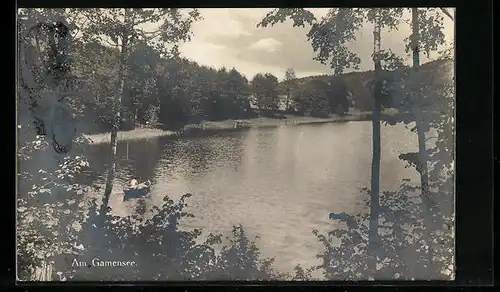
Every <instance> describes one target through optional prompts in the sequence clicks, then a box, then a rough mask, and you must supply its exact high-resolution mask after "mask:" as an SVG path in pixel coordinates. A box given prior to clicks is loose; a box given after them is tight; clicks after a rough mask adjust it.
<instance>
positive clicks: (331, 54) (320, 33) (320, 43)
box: [258, 8, 403, 273]
mask: <svg viewBox="0 0 500 292" xmlns="http://www.w3.org/2000/svg"><path fill="white" fill-rule="evenodd" d="M402 11H403V10H402V9H401V8H394V9H377V8H372V9H350V8H335V9H331V10H330V11H329V13H328V14H327V15H326V16H325V17H323V18H322V19H321V20H319V21H318V20H316V18H315V17H314V15H313V14H312V13H311V12H309V11H307V10H305V9H302V8H297V9H276V10H274V11H272V12H270V13H268V14H267V15H266V17H265V18H264V19H263V20H262V21H261V22H260V23H259V24H258V26H264V27H265V26H268V25H274V24H276V23H278V22H283V21H284V20H285V19H286V18H287V17H289V18H291V19H292V20H293V21H294V26H304V25H305V23H309V24H311V25H312V26H311V29H310V30H309V33H308V34H307V36H308V39H309V41H311V45H312V47H313V49H314V51H315V52H317V56H316V57H315V60H318V61H320V62H321V63H323V64H329V65H330V67H331V68H332V69H333V70H334V73H335V74H336V75H339V74H341V73H343V72H344V70H345V69H347V68H351V67H352V68H355V69H356V68H358V65H359V64H360V62H361V61H360V59H359V57H358V56H357V55H356V54H355V53H353V52H350V51H349V49H348V48H347V46H346V44H347V43H349V42H351V41H353V40H355V34H354V33H355V32H356V31H357V30H358V29H359V28H360V27H361V26H362V24H363V21H364V19H365V17H366V18H367V19H368V21H369V22H370V23H372V24H373V26H374V29H373V35H374V52H373V62H374V66H375V86H374V88H373V89H374V91H373V111H372V144H373V145H372V146H373V150H372V152H373V157H372V178H371V190H370V197H371V199H370V208H371V211H370V228H369V232H370V236H369V247H368V254H369V258H370V260H369V261H368V268H369V270H370V271H373V272H374V273H375V271H376V261H377V254H376V249H377V247H378V246H380V242H379V239H378V216H379V180H380V178H379V176H380V111H381V91H382V80H381V78H380V77H381V76H380V75H381V73H382V67H381V49H380V42H381V36H380V32H381V29H382V27H385V26H386V27H389V28H396V26H397V24H398V21H399V18H400V17H401V15H402Z"/></svg>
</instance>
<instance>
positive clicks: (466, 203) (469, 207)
mask: <svg viewBox="0 0 500 292" xmlns="http://www.w3.org/2000/svg"><path fill="white" fill-rule="evenodd" d="M491 8H492V5H491V2H490V1H483V2H481V3H480V4H479V3H478V5H472V6H469V5H464V8H463V9H460V6H459V8H458V9H457V19H458V21H457V23H456V25H457V47H456V52H457V62H456V68H457V69H456V71H457V112H456V116H457V147H456V149H457V150H456V151H457V154H456V155H457V186H456V189H457V202H456V212H457V235H456V236H457V239H456V240H457V284H459V285H474V286H475V285H487V286H489V285H492V284H493V280H494V279H493V208H494V205H493V191H494V189H493V182H494V181H493V163H494V158H493V152H494V150H493V133H494V132H493V129H494V124H493V53H492V52H493V49H492V47H493V39H492V17H491V13H492V12H491V11H492V10H490V9H491ZM470 21H481V22H482V23H483V25H482V29H480V30H477V31H471V30H467V28H466V23H468V22H470ZM474 43H476V44H481V45H474ZM468 56H475V57H473V58H468ZM476 56H477V57H476ZM479 56H484V59H483V57H479ZM471 88H475V89H477V90H478V91H476V90H475V89H474V90H471ZM478 96H484V97H485V98H484V99H483V101H484V102H485V103H484V104H483V103H482V101H481V98H477V97H478ZM486 96H488V98H486ZM490 97H491V100H490ZM481 104H483V105H484V107H483V106H482V105H481ZM481 108H482V109H483V110H481ZM467 117H473V118H467ZM469 219H471V220H469Z"/></svg>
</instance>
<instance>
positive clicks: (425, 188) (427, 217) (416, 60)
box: [411, 8, 435, 276]
mask: <svg viewBox="0 0 500 292" xmlns="http://www.w3.org/2000/svg"><path fill="white" fill-rule="evenodd" d="M411 12H412V49H413V70H414V73H415V74H416V75H417V74H418V70H419V66H420V51H419V34H420V32H419V29H420V28H419V20H418V8H412V9H411ZM417 76H418V75H417ZM417 78H418V77H417ZM420 86H422V85H420ZM422 107H423V100H422V96H421V95H420V94H419V93H416V96H414V100H413V107H412V111H413V115H414V117H415V126H416V130H417V138H418V160H419V164H420V165H419V166H420V187H421V193H420V197H421V200H422V203H423V204H424V206H425V214H424V218H423V219H424V230H425V231H424V240H425V242H426V244H427V245H428V246H429V250H428V251H427V260H428V263H429V265H432V259H433V252H432V247H431V246H432V242H430V238H431V229H432V228H431V226H432V225H433V224H432V213H433V212H434V207H435V206H434V203H433V202H432V201H431V200H430V199H429V175H428V173H429V169H428V165H427V161H428V158H427V150H426V147H425V141H426V136H425V132H426V130H427V127H426V123H425V119H424V116H423V108H422ZM423 268H424V271H429V273H428V274H431V273H432V271H431V270H429V268H430V267H423ZM422 276H423V275H422ZM425 276H427V275H425Z"/></svg>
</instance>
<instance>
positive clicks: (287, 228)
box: [87, 122, 418, 271]
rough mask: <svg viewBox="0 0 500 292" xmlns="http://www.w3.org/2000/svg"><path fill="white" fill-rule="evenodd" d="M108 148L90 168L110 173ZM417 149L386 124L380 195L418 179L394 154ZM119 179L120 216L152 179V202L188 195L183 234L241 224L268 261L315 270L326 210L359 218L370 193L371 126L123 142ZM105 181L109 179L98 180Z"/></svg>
mask: <svg viewBox="0 0 500 292" xmlns="http://www.w3.org/2000/svg"><path fill="white" fill-rule="evenodd" d="M108 151H109V145H108V144H100V145H94V146H92V147H91V148H90V149H89V153H87V155H88V156H89V160H90V163H91V165H92V168H94V170H96V171H98V172H99V173H101V174H105V168H106V162H107V159H108V153H109V152H108ZM408 151H417V139H416V135H415V134H413V133H411V132H410V131H409V130H408V129H405V127H404V126H402V125H398V126H382V162H381V190H395V189H396V188H397V186H398V185H399V184H400V183H401V180H402V179H404V178H410V179H411V180H412V181H415V182H417V179H418V176H417V173H416V171H415V170H413V169H412V168H405V165H404V163H403V162H402V161H400V160H399V159H398V155H399V154H400V153H402V152H408ZM118 156H119V163H118V173H117V179H116V182H115V187H114V192H113V195H112V197H111V199H110V205H111V207H112V208H113V210H114V212H115V213H117V214H118V215H128V214H131V213H133V212H136V211H135V210H136V207H137V203H138V201H139V200H131V201H127V202H123V201H122V194H123V193H122V192H121V191H122V189H123V188H124V187H126V185H127V184H128V183H129V182H130V180H131V179H132V178H134V177H137V178H138V179H139V180H141V181H144V180H147V179H150V180H151V181H152V182H153V187H152V192H151V194H150V195H148V196H146V197H145V198H143V199H141V200H144V201H145V203H146V205H149V206H152V205H156V206H161V204H162V198H163V197H164V196H165V195H168V196H170V197H171V198H174V199H177V198H179V197H180V196H181V195H183V194H185V193H187V192H189V193H192V194H193V197H191V198H190V199H189V200H188V211H190V212H192V213H193V214H194V215H195V216H196V217H195V218H192V219H189V220H188V221H184V222H183V223H182V227H183V228H190V229H192V228H202V229H203V230H204V232H206V233H208V232H217V233H222V234H224V235H229V233H230V231H231V227H232V225H234V224H242V225H243V227H244V228H245V230H246V231H247V232H248V234H249V236H251V237H254V236H256V235H258V236H260V238H259V239H258V240H257V244H258V246H259V248H260V249H261V251H262V255H263V256H267V257H275V267H276V268H277V269H278V270H281V271H291V270H292V268H293V267H294V266H295V265H296V264H297V263H301V264H302V265H303V266H310V265H314V264H317V263H318V260H317V259H316V258H315V255H316V254H317V253H318V252H320V251H321V250H322V246H321V245H320V243H319V241H318V240H317V239H316V237H315V236H314V235H313V234H312V230H313V229H317V230H319V231H320V232H326V231H329V230H332V229H334V228H335V225H334V223H333V222H332V221H330V220H328V214H329V213H330V212H347V213H351V212H357V211H359V210H360V209H361V208H362V205H363V202H362V200H363V196H364V194H363V193H362V192H361V191H360V189H361V188H363V187H369V186H370V170H371V122H345V123H327V124H315V125H311V124H310V125H296V126H282V127H275V128H259V129H258V128H252V129H248V130H242V131H238V132H224V133H221V134H218V135H214V136H210V137H201V138H200V137H198V138H182V139H172V138H167V137H161V138H155V139H150V140H138V141H130V142H120V144H119V147H118ZM101 179H103V178H101Z"/></svg>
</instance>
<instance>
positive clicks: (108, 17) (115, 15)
mask: <svg viewBox="0 0 500 292" xmlns="http://www.w3.org/2000/svg"><path fill="white" fill-rule="evenodd" d="M76 11H77V12H79V13H81V15H82V17H83V18H85V19H86V20H87V22H86V24H85V25H84V26H82V28H81V31H82V34H83V36H84V38H85V39H87V40H95V41H98V42H100V43H106V44H108V45H110V46H112V47H114V48H118V50H119V63H118V74H117V79H118V80H117V89H118V91H117V93H116V96H115V99H114V104H113V114H114V119H113V123H112V125H113V127H112V130H111V141H110V143H111V155H110V163H109V168H108V175H107V179H106V188H105V191H104V198H103V204H102V208H101V214H102V215H103V216H104V214H105V213H106V210H107V207H108V201H109V196H110V195H111V192H112V190H113V182H114V178H115V171H116V147H117V134H118V130H119V125H120V122H121V120H122V119H121V116H122V100H123V96H124V94H125V88H126V87H127V85H128V83H129V82H130V79H131V76H130V70H129V69H130V68H129V57H130V50H131V47H132V46H133V45H134V44H136V43H137V42H139V41H141V42H147V43H150V44H151V45H152V46H153V47H154V48H155V49H156V50H158V52H159V54H160V56H162V57H167V56H169V55H170V54H176V53H177V47H176V45H175V44H176V43H177V42H179V41H185V40H189V39H190V32H189V30H190V27H191V23H192V22H193V21H196V20H197V19H199V13H198V11H197V10H196V9H192V10H188V11H187V12H186V13H183V12H184V11H183V10H181V9H175V8H170V9H166V8H162V9H136V8H120V9H100V8H92V9H81V10H80V9H79V10H76ZM146 23H149V24H153V25H156V26H159V28H158V29H157V30H154V31H147V30H145V29H144V26H143V25H144V24H146ZM141 25H142V26H141ZM168 44H173V47H172V46H171V47H168ZM103 218H104V217H103Z"/></svg>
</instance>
